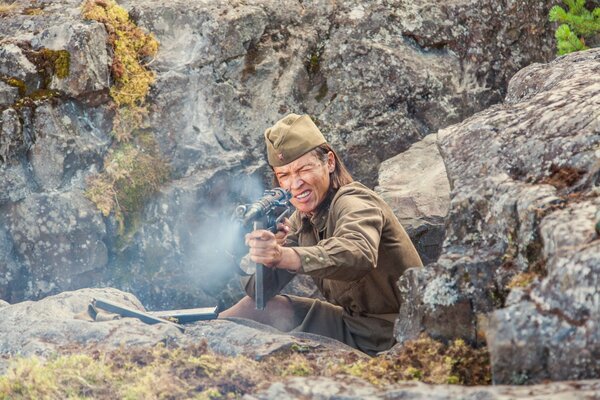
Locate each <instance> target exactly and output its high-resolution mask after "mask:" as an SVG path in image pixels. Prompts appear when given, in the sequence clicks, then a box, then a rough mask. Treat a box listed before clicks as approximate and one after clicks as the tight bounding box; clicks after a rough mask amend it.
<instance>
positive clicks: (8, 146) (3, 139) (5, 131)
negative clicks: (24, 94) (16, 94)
mask: <svg viewBox="0 0 600 400" xmlns="http://www.w3.org/2000/svg"><path fill="white" fill-rule="evenodd" d="M0 133H2V135H1V136H0V161H2V163H3V164H5V163H7V162H8V161H9V160H11V159H14V158H16V157H15V155H16V154H19V153H22V152H23V150H24V148H25V146H24V138H23V131H22V128H21V124H20V122H19V114H17V112H16V111H15V110H14V109H12V108H7V109H5V110H3V111H2V113H0ZM7 189H8V188H7ZM11 192H12V191H6V192H4V193H5V194H4V196H6V197H11Z"/></svg>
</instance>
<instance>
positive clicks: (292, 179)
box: [273, 151, 335, 214]
mask: <svg viewBox="0 0 600 400" xmlns="http://www.w3.org/2000/svg"><path fill="white" fill-rule="evenodd" d="M334 169H335V158H334V156H333V153H332V152H329V153H328V154H327V162H326V163H323V162H322V161H321V160H319V158H318V157H317V155H316V154H315V153H314V152H312V151H311V152H309V153H307V154H305V155H303V156H302V157H300V158H298V159H296V160H295V161H292V162H291V163H289V164H286V165H283V166H281V167H274V168H273V171H274V172H275V177H276V178H277V182H279V186H281V187H282V188H284V189H286V190H288V191H289V192H290V193H291V194H292V199H291V200H290V202H291V203H292V205H293V206H294V207H296V209H297V210H298V211H300V212H303V213H305V214H311V213H313V212H314V211H315V210H316V209H317V207H318V206H319V204H321V203H322V202H323V200H324V199H325V197H326V196H327V192H328V190H329V183H330V178H329V174H330V173H331V172H333V171H334Z"/></svg>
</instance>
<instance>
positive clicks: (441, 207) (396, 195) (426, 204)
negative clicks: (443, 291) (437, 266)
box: [375, 134, 450, 265]
mask: <svg viewBox="0 0 600 400" xmlns="http://www.w3.org/2000/svg"><path fill="white" fill-rule="evenodd" d="M375 191H376V192H377V193H379V194H380V195H381V197H382V198H383V199H384V200H385V201H386V202H387V203H388V204H389V205H390V206H391V207H392V210H394V214H396V216H397V217H398V220H399V221H400V223H401V224H402V226H403V227H404V229H406V232H407V233H408V235H409V236H410V238H411V239H412V241H413V243H414V244H415V247H416V248H417V251H418V252H419V255H420V256H421V260H422V261H423V264H425V265H427V264H429V263H431V262H434V261H436V260H437V258H438V257H439V256H440V253H441V251H442V242H443V241H444V235H445V228H444V224H445V220H446V216H447V215H448V208H449V207H450V185H449V183H448V177H447V176H446V167H445V166H444V161H443V160H442V157H441V156H440V153H439V151H438V149H437V140H436V135H433V134H432V135H428V136H427V137H425V139H423V140H421V141H420V142H417V143H415V144H413V145H412V146H411V147H410V149H408V150H407V151H405V152H404V153H401V154H398V155H397V156H395V157H392V158H390V159H388V160H386V161H384V162H382V163H381V165H380V166H379V186H377V187H375Z"/></svg>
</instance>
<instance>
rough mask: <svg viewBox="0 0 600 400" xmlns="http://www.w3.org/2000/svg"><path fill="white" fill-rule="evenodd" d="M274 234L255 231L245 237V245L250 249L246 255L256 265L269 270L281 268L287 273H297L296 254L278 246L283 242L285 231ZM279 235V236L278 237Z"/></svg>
mask: <svg viewBox="0 0 600 400" xmlns="http://www.w3.org/2000/svg"><path fill="white" fill-rule="evenodd" d="M283 231H284V232H283V233H281V234H280V233H279V232H278V234H274V233H272V232H269V231H267V230H262V229H259V230H256V231H253V232H250V233H248V234H247V235H246V244H247V245H248V247H250V251H249V252H248V254H249V255H250V259H251V260H252V261H254V262H255V263H258V264H263V265H264V266H265V267H269V268H281V269H286V270H289V271H297V270H298V269H300V267H301V262H300V257H299V256H298V253H296V252H295V251H294V250H292V249H291V248H289V247H284V246H282V245H281V244H280V241H282V243H283V242H284V241H285V236H287V231H289V227H288V229H287V231H286V230H285V229H283ZM278 235H279V236H278Z"/></svg>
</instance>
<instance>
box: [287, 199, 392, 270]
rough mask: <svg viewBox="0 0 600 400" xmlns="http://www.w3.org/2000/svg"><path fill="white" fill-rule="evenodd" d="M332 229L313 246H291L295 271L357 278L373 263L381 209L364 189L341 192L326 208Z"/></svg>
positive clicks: (381, 221) (375, 263)
mask: <svg viewBox="0 0 600 400" xmlns="http://www.w3.org/2000/svg"><path fill="white" fill-rule="evenodd" d="M329 218H334V221H335V229H334V231H333V233H332V234H331V236H330V237H329V238H327V239H324V240H321V241H320V242H319V243H318V244H317V245H316V246H310V247H294V250H295V251H296V253H298V255H299V256H300V259H301V262H302V268H301V271H299V273H304V274H306V275H310V276H313V277H318V278H324V279H335V280H342V281H352V280H357V279H360V278H362V277H363V276H365V275H366V274H367V273H368V272H369V271H371V270H372V269H373V268H375V267H376V265H377V255H378V249H379V242H380V239H381V233H382V230H383V224H384V220H383V212H382V211H381V209H380V208H379V206H378V204H377V203H376V202H375V201H374V200H373V199H372V197H371V196H369V195H368V194H367V193H364V194H362V193H361V194H353V195H342V196H340V197H339V198H338V199H337V200H336V201H335V203H334V204H332V208H331V210H330V216H329Z"/></svg>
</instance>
